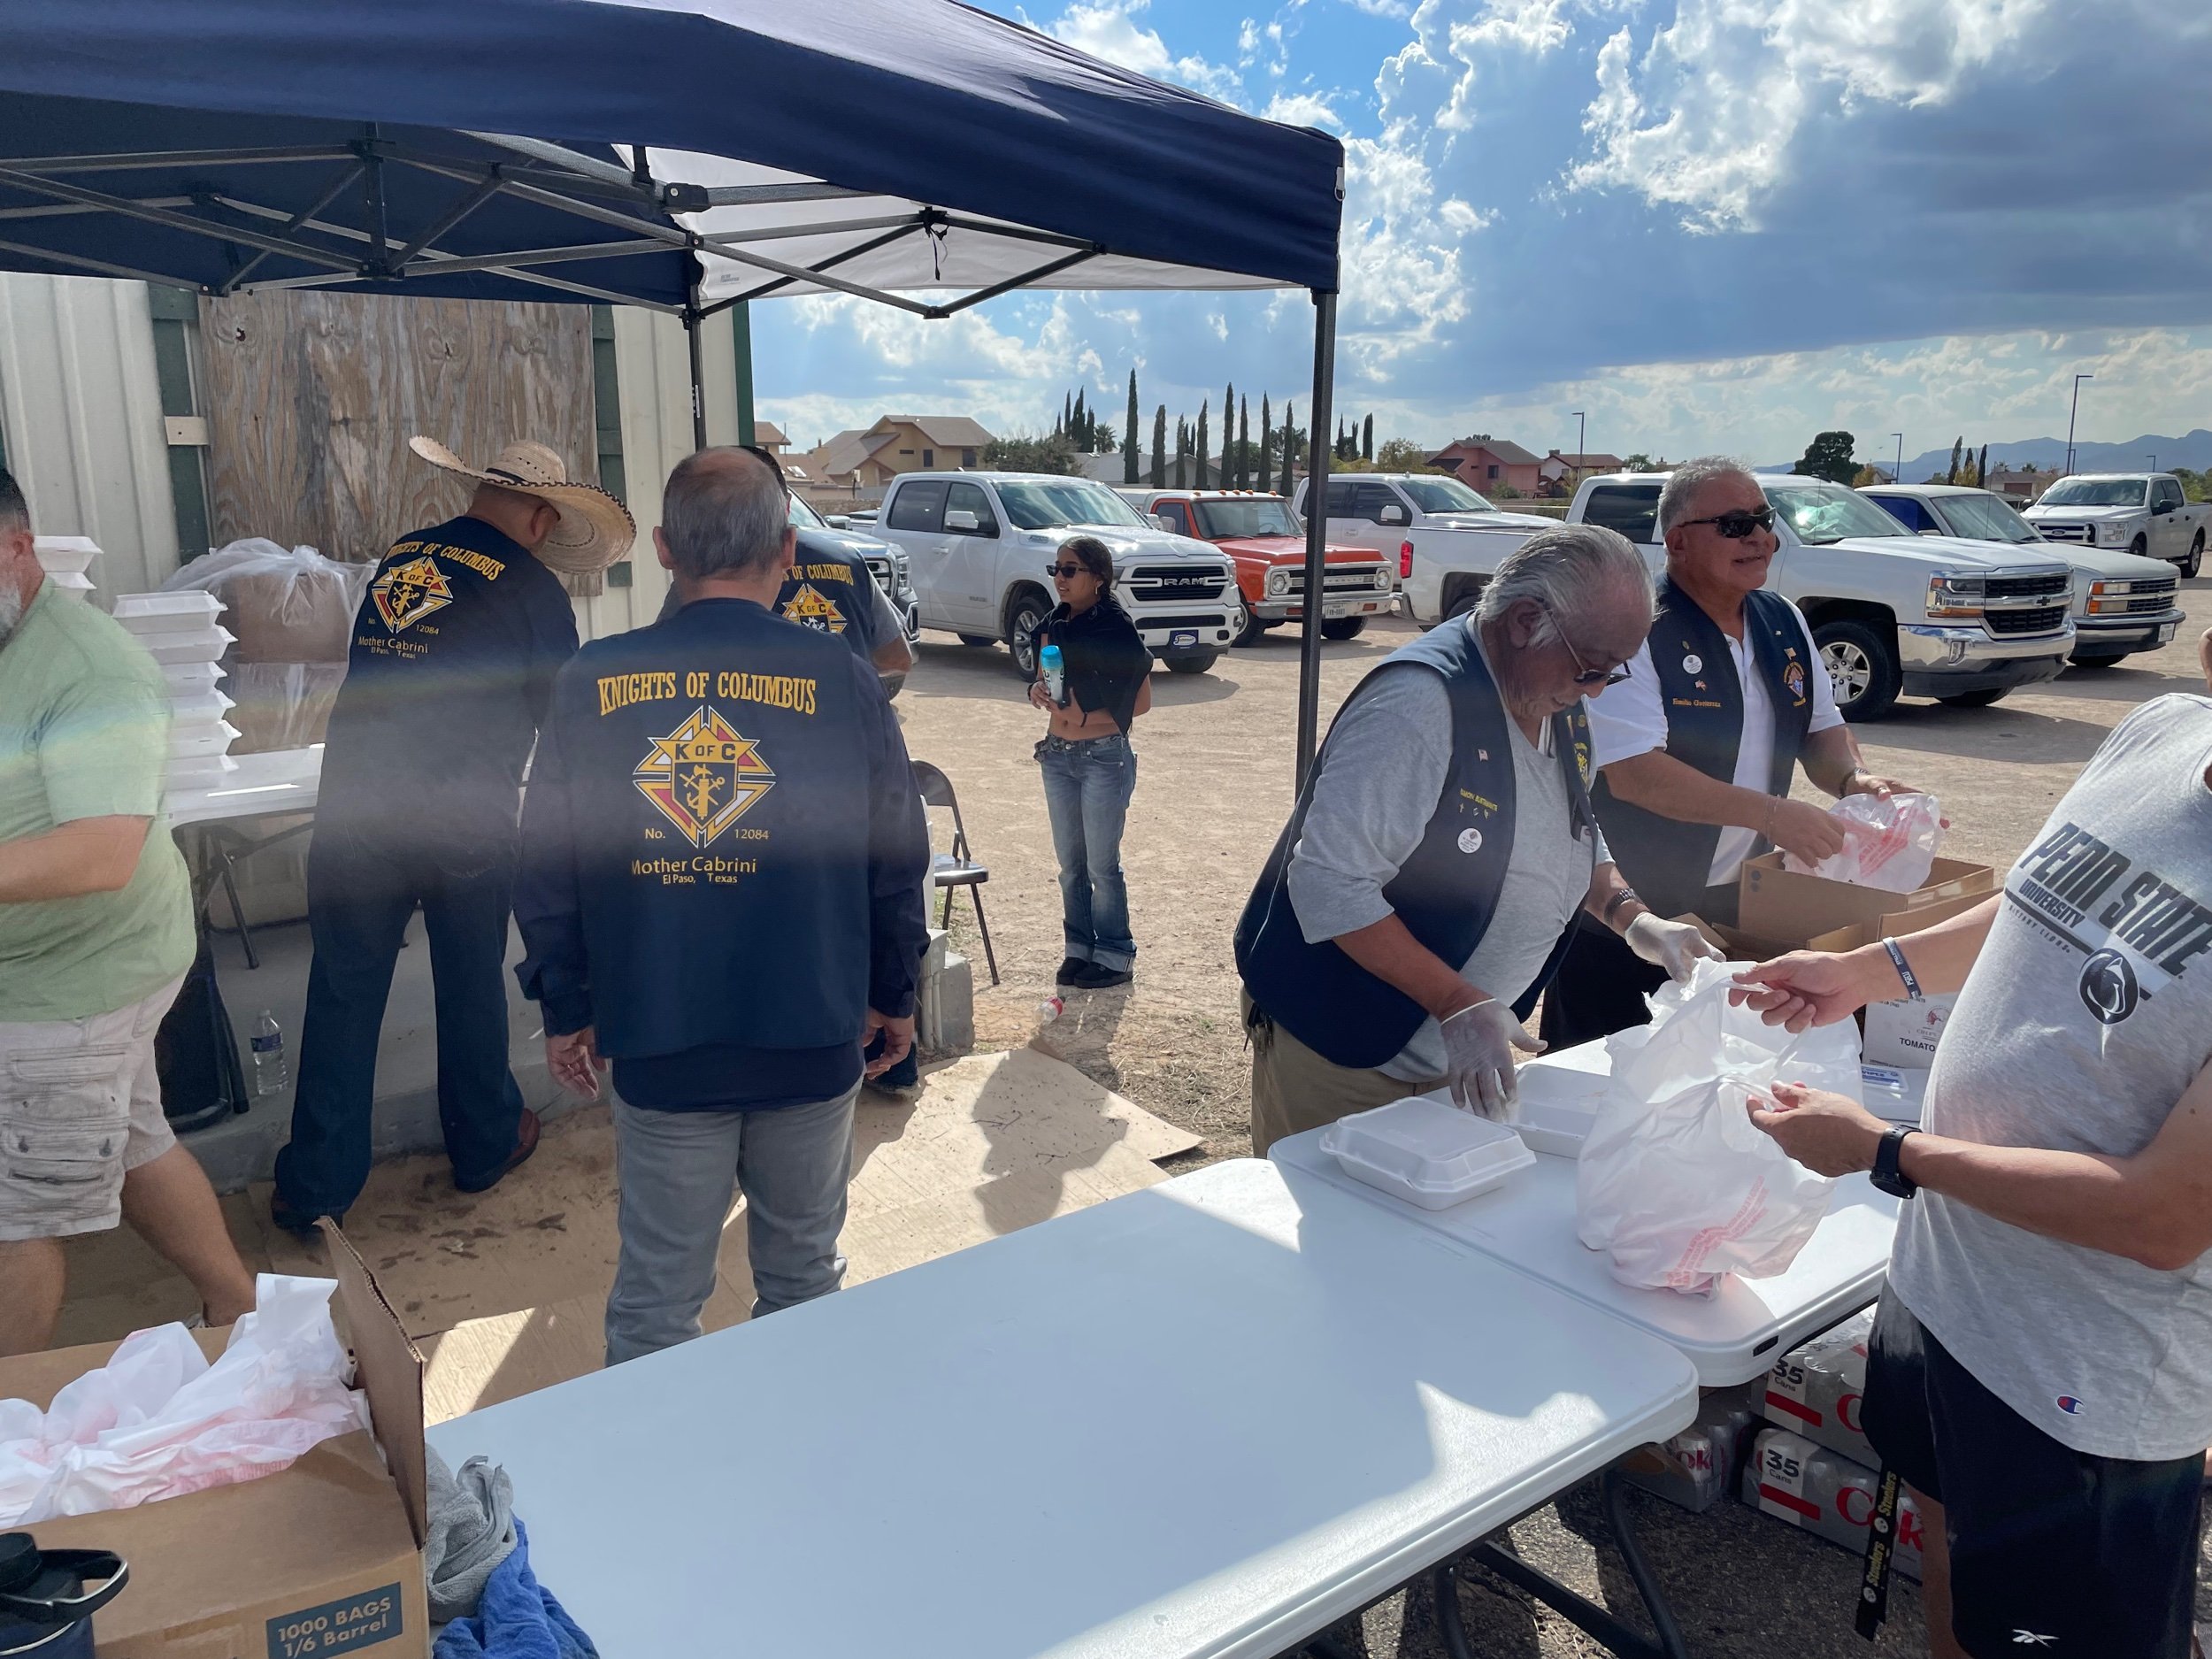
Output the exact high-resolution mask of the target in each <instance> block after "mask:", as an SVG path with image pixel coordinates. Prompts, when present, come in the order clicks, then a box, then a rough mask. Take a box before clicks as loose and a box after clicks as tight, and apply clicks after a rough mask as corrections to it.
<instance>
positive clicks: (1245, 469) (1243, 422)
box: [1237, 397, 1252, 489]
mask: <svg viewBox="0 0 2212 1659" xmlns="http://www.w3.org/2000/svg"><path fill="white" fill-rule="evenodd" d="M1237 488H1239V489H1249V488H1252V400H1251V399H1250V398H1248V397H1247V398H1244V399H1241V400H1240V402H1239V403H1238V404H1237Z"/></svg>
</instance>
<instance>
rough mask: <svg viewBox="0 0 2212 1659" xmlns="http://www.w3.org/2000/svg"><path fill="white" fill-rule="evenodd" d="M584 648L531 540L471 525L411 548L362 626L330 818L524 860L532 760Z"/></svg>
mask: <svg viewBox="0 0 2212 1659" xmlns="http://www.w3.org/2000/svg"><path fill="white" fill-rule="evenodd" d="M575 654H576V613H575V611H574V609H573V608H572V606H571V605H570V603H569V599H568V594H567V592H566V590H565V589H564V588H562V586H561V580H560V578H559V577H557V576H556V575H554V573H553V572H551V571H549V570H548V569H546V567H545V566H544V565H541V564H539V563H538V561H537V560H536V559H534V558H533V557H531V556H530V554H529V553H528V552H527V551H526V550H525V549H523V548H522V547H521V546H520V545H519V544H518V543H517V542H515V541H511V540H510V539H509V538H508V537H507V536H505V535H503V534H501V533H500V532H499V531H497V530H495V529H494V528H493V527H492V526H490V525H488V524H486V523H485V522H484V521H483V520H482V519H480V518H452V519H449V520H448V521H447V522H445V523H444V524H442V525H437V526H433V527H432V528H430V529H427V530H419V531H417V532H416V533H415V534H412V535H410V536H407V537H404V538H403V539H402V540H401V541H398V542H396V544H395V545H394V546H393V548H392V549H391V550H390V551H389V552H388V553H387V554H385V556H384V557H383V558H382V559H381V560H380V562H379V563H378V565H377V567H376V575H375V576H374V578H373V579H372V580H371V581H370V583H369V591H368V593H367V594H366V595H365V596H364V598H363V599H362V602H361V610H360V612H359V614H358V615H357V616H356V618H354V625H353V641H352V643H351V645H350V646H349V648H348V651H347V657H346V664H347V665H346V678H345V681H344V683H343V684H342V686H340V687H339V688H338V698H337V702H336V703H334V704H333V705H332V708H331V710H330V730H329V733H328V735H327V737H326V740H325V742H324V746H323V770H322V783H321V786H320V795H319V804H318V806H317V809H316V817H317V820H318V822H319V824H320V825H321V826H322V827H323V828H325V829H326V830H332V829H341V828H343V829H347V830H350V831H353V832H356V833H363V834H367V835H371V836H373V837H376V838H379V839H386V840H396V841H400V842H402V843H403V844H405V845H408V846H411V847H415V846H419V847H421V848H423V849H426V850H427V851H428V852H429V854H430V856H432V857H434V858H439V859H455V860H458V861H460V862H461V863H464V864H478V863H480V860H481V857H482V856H483V854H484V853H485V852H486V850H487V849H489V850H491V851H494V852H496V853H499V854H502V855H503V854H505V853H507V852H510V851H511V849H512V848H513V845H514V836H515V809H516V804H517V802H518V799H519V795H520V791H521V788H522V768H523V764H524V763H525V762H526V761H527V760H528V759H529V757H530V745H531V743H532V741H534V739H535V737H536V736H537V731H538V726H539V725H540V723H541V721H542V720H543V719H544V718H545V707H546V700H547V698H548V697H549V696H550V695H551V694H552V689H553V677H554V675H556V674H557V673H558V672H560V669H561V665H562V664H564V663H565V662H567V661H568V659H569V658H570V657H573V656H574V655H575Z"/></svg>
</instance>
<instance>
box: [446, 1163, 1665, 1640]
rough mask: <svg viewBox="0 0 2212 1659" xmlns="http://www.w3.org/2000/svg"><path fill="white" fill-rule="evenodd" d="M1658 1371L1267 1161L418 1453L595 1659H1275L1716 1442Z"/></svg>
mask: <svg viewBox="0 0 2212 1659" xmlns="http://www.w3.org/2000/svg"><path fill="white" fill-rule="evenodd" d="M1696 1396H1697V1389H1696V1379H1695V1375H1694V1372H1693V1371H1692V1370H1691V1368H1690V1366H1689V1364H1688V1363H1687V1362H1686V1361H1685V1360H1684V1359H1683V1358H1682V1357H1681V1356H1680V1355H1678V1354H1677V1353H1676V1352H1674V1351H1673V1350H1672V1349H1671V1348H1668V1347H1666V1346H1665V1345H1663V1344H1662V1343H1660V1342H1658V1341H1656V1340H1654V1339H1652V1338H1651V1337H1649V1336H1647V1335H1646V1334H1644V1333H1640V1332H1638V1331H1634V1330H1632V1329H1631V1328H1629V1326H1628V1325H1624V1323H1622V1322H1621V1321H1620V1320H1618V1319H1616V1318H1611V1317H1607V1316H1605V1315H1603V1314H1601V1313H1599V1312H1597V1311H1595V1310H1591V1309H1588V1308H1586V1307H1583V1306H1581V1305H1580V1304H1578V1303H1577V1302H1573V1301H1571V1300H1570V1299H1568V1298H1566V1297H1564V1296H1562V1295H1560V1294H1558V1293H1556V1292H1555V1291H1553V1290H1551V1289H1549V1288H1548V1287H1546V1286H1542V1285H1540V1284H1538V1283H1536V1282H1535V1281H1534V1280H1533V1279H1531V1278H1529V1277H1528V1276H1527V1275H1525V1274H1522V1273H1517V1272H1514V1271H1509V1269H1507V1268H1505V1267H1504V1266H1502V1264H1500V1263H1495V1262H1493V1261H1490V1260H1487V1259H1486V1258H1485V1257H1483V1256H1479V1255H1477V1254H1475V1253H1472V1252H1471V1251H1468V1250H1466V1249H1464V1248H1461V1247H1460V1246H1458V1245H1456V1244H1455V1243H1453V1242H1452V1241H1451V1240H1448V1239H1445V1238H1443V1237H1441V1236H1440V1235H1439V1234H1437V1233H1434V1232H1432V1231H1430V1230H1427V1229H1424V1228H1417V1227H1408V1226H1404V1225H1400V1224H1398V1223H1397V1222H1396V1221H1395V1219H1394V1217H1391V1216H1390V1215H1388V1214H1387V1213H1386V1211H1384V1210H1380V1209H1379V1208H1377V1207H1376V1206H1374V1205H1371V1204H1367V1203H1363V1202H1357V1201H1355V1200H1353V1199H1351V1198H1349V1197H1348V1195H1347V1194H1343V1193H1341V1192H1340V1191H1338V1190H1337V1189H1336V1188H1335V1187H1333V1186H1330V1185H1326V1184H1324V1183H1320V1182H1317V1181H1313V1180H1310V1179H1307V1178H1306V1177H1304V1176H1302V1175H1301V1174H1300V1173H1298V1172H1297V1171H1280V1170H1278V1169H1277V1168H1276V1167H1275V1166H1273V1165H1271V1164H1265V1163H1261V1162H1258V1161H1254V1160H1244V1161H1241V1162H1237V1163H1230V1164H1216V1165H1214V1166H1212V1167H1210V1168H1208V1169H1205V1170H1201V1171H1196V1172H1195V1173H1193V1174H1191V1175H1187V1176H1184V1177H1181V1178H1179V1179H1175V1180H1172V1181H1169V1182H1167V1183H1165V1184H1164V1185H1162V1186H1160V1187H1154V1188H1151V1189H1150V1190H1148V1191H1146V1192H1142V1193H1137V1194H1131V1195H1129V1196H1127V1197H1124V1198H1118V1199H1115V1200H1113V1201H1111V1202H1108V1203H1104V1204H1101V1205H1098V1206H1096V1207H1094V1208H1092V1209H1089V1210H1081V1211H1079V1212H1077V1213H1075V1214H1072V1215H1069V1216H1064V1217H1060V1218H1058V1219H1056V1220H1053V1221H1048V1222H1044V1223H1041V1224H1039V1225H1035V1226H1032V1227H1028V1228H1025V1229H1024V1230H1022V1231H1020V1232H1018V1233H1010V1234H1009V1235H1007V1236H1005V1237H1003V1238H1000V1239H995V1240H991V1241H990V1242H988V1243H987V1244H983V1245H979V1246H978V1247H976V1248H972V1249H968V1250H963V1251H960V1252H958V1253H956V1254H955V1255H952V1256H945V1257H941V1258H940V1259H939V1260H936V1261H933V1262H929V1263H924V1264H923V1265H921V1266H918V1267H914V1268H910V1269H909V1270H907V1271H903V1272H900V1273H895V1274H891V1275H889V1276H887V1277H886V1278H884V1279H877V1280H874V1281H872V1282H871V1283H869V1284H865V1285H862V1286H857V1287H856V1288H855V1289H852V1290H849V1291H845V1292H843V1293H841V1294H838V1295H835V1296H830V1297H826V1298H824V1299H822V1300H821V1301H818V1302H810V1303H808V1304H806V1305H804V1306H803V1307H799V1308H795V1309H792V1310H788V1311H787V1312H783V1313H779V1314H777V1315H775V1316H773V1317H770V1318H766V1319H763V1320H760V1321H757V1322H756V1323H753V1324H750V1325H740V1326H737V1327H735V1328H733V1329H731V1330H727V1331H723V1332H720V1333H716V1334H714V1335H710V1336H707V1337H703V1338H702V1339H700V1340H697V1341H695V1342H691V1343H688V1344H686V1345H685V1346H683V1347H681V1348H674V1349H671V1350H669V1351H667V1352H664V1353H661V1354H657V1355H654V1356H649V1357H648V1358H645V1359H642V1360H638V1361H634V1362H633V1363H629V1364H626V1365H623V1366H619V1367H617V1368H616V1369H614V1370H612V1371H602V1372H598V1373H596V1374H594V1375H591V1376H587V1377H582V1378H579V1379H576V1380H574V1381H572V1382H568V1383H564V1384H561V1385H558V1386H555V1387H552V1388H548V1389H545V1390H543V1391H542V1392H540V1393H537V1394H527V1395H525V1396H523V1397H521V1398H519V1399H517V1400H512V1401H510V1402H506V1403H504V1404H502V1405H497V1406H493V1407H491V1408H489V1409H486V1410H483V1411H480V1412H476V1413H472V1414H471V1415H470V1416H467V1417H460V1418H457V1419H455V1420H454V1421H451V1422H449V1423H445V1424H442V1425H439V1426H438V1427H437V1428H434V1429H433V1430H432V1431H431V1432H430V1440H431V1442H432V1444H433V1445H434V1446H435V1447H436V1448H438V1450H439V1451H440V1453H441V1454H442V1455H444V1456H445V1458H446V1459H447V1461H448V1462H449V1463H453V1464H455V1465H458V1464H459V1463H460V1462H461V1461H462V1459H464V1458H465V1457H467V1456H470V1455H474V1454H478V1453H482V1454H484V1455H488V1456H489V1457H491V1458H492V1459H493V1460H495V1462H497V1463H502V1464H503V1465H504V1466H505V1467H506V1469H507V1471H508V1472H509V1473H510V1474H511V1476H512V1477H513V1479H514V1486H515V1499H516V1510H517V1513H518V1515H519V1516H520V1517H522V1519H523V1521H524V1523H525V1524H526V1525H527V1526H528V1527H529V1529H530V1546H531V1555H532V1564H533V1566H534V1569H535V1570H536V1571H537V1572H538V1573H539V1575H540V1576H541V1578H542V1579H543V1581H544V1582H545V1583H546V1584H547V1585H549V1586H551V1587H552V1588H553V1589H554V1591H555V1592H556V1593H557V1594H558V1595H559V1596H560V1597H561V1599H562V1601H564V1602H565V1604H566V1605H567V1607H568V1609H569V1610H570V1611H571V1612H572V1613H573V1614H574V1615H575V1617H576V1618H577V1620H578V1622H579V1623H580V1624H581V1625H582V1626H583V1627H584V1629H585V1630H587V1631H588V1632H591V1633H592V1635H593V1637H594V1639H595V1640H596V1641H597V1643H598V1645H599V1647H600V1650H601V1651H602V1652H603V1653H604V1654H606V1655H608V1659H632V1656H633V1655H655V1656H657V1655H669V1654H707V1653H732V1654H779V1655H781V1654H803V1655H808V1659H879V1656H880V1655H884V1654H889V1653H899V1654H907V1655H945V1656H946V1659H954V1656H957V1659H1030V1656H1031V1655H1055V1656H1056V1659H1072V1656H1074V1655H1082V1656H1084V1659H1182V1656H1194V1655H1237V1656H1240V1659H1267V1656H1268V1655H1277V1654H1280V1653H1282V1652H1284V1651H1285V1650H1286V1649H1289V1648H1292V1647H1295V1646H1297V1645H1298V1644H1300V1643H1301V1642H1302V1641H1304V1640H1307V1639H1308V1638H1310V1637H1311V1636H1313V1635H1314V1634H1315V1633H1316V1632H1320V1631H1322V1630H1325V1628H1326V1627H1327V1626H1328V1625H1329V1624H1332V1623H1333V1622H1334V1621H1335V1620H1337V1619H1339V1618H1341V1617H1345V1616H1347V1615H1348V1614H1350V1613H1352V1612H1354V1611H1356V1610H1357V1609H1359V1608H1361V1607H1363V1606H1364V1605H1366V1604H1367V1603H1368V1602H1370V1601H1373V1600H1375V1599H1376V1598H1378V1597H1379V1596H1381V1595H1383V1594H1387V1593H1388V1592H1389V1591H1390V1590H1391V1589H1393V1588H1394V1587H1395V1586H1398V1585H1399V1584H1401V1583H1402V1582H1404V1581H1405V1580H1406V1579H1408V1578H1410V1577H1413V1576H1415V1575H1416V1574H1417V1573H1419V1572H1421V1571H1425V1570H1427V1569H1429V1568H1431V1567H1432V1566H1435V1565H1436V1564H1437V1563H1442V1562H1446V1561H1448V1559H1449V1558H1450V1557H1452V1556H1453V1555H1455V1554H1457V1553H1458V1552H1460V1551H1462V1550H1463V1549H1465V1548H1467V1547H1468V1546H1469V1545H1470V1544H1471V1543H1473V1542H1474V1541H1475V1540H1478V1539H1479V1538H1481V1537H1482V1536H1483V1535H1484V1534H1486V1533H1487V1532H1492V1531H1494V1530H1495V1529H1496V1528H1498V1527H1500V1526H1502V1525H1505V1524H1507V1523H1508V1522H1510V1521H1512V1520H1514V1519H1515V1518H1517V1517H1519V1516H1521V1515H1523V1514H1525V1513H1526V1512H1527V1511H1529V1510H1530V1509H1534V1508H1536V1507H1538V1506H1540V1505H1541V1504H1542V1503H1544V1502H1547V1501H1548V1500H1549V1499H1550V1498H1551V1497H1552V1496H1554V1495H1555V1494H1557V1493H1559V1492H1561V1491H1563V1490H1564V1489H1565V1488H1566V1487H1568V1486H1571V1485H1573V1484H1574V1483H1576V1482H1577V1481H1578V1480H1580V1479H1584V1478H1585V1477H1586V1476H1587V1475H1589V1474H1591V1473H1593V1472H1594V1471H1598V1470H1600V1469H1602V1468H1603V1467H1605V1466H1606V1465H1607V1464H1608V1463H1610V1462H1611V1461H1613V1460H1614V1459H1615V1458H1617V1456H1619V1455H1621V1454H1622V1453H1624V1452H1625V1451H1627V1450H1629V1449H1630V1448H1632V1447H1635V1446H1639V1445H1641V1444H1644V1443H1646V1442H1647V1441H1650V1440H1662V1439H1664V1438H1665V1437H1666V1436H1668V1435H1670V1434H1672V1433H1675V1432H1678V1431H1679V1430H1680V1429H1682V1428H1683V1427H1685V1426H1686V1425H1688V1424H1689V1422H1690V1421H1691V1420H1692V1417H1693V1416H1694V1411H1695V1407H1696Z"/></svg>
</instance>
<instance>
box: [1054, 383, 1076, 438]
mask: <svg viewBox="0 0 2212 1659" xmlns="http://www.w3.org/2000/svg"><path fill="white" fill-rule="evenodd" d="M1053 430H1054V431H1055V432H1057V433H1060V434H1063V435H1064V436H1066V437H1069V438H1072V437H1074V436H1075V394H1074V393H1073V392H1063V393H1061V394H1060V424H1059V425H1058V426H1055V427H1054V428H1053Z"/></svg>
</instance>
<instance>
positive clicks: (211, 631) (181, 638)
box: [138, 627, 235, 665]
mask: <svg viewBox="0 0 2212 1659" xmlns="http://www.w3.org/2000/svg"><path fill="white" fill-rule="evenodd" d="M234 637H235V636H234V634H232V633H231V631H230V630H229V629H228V628H218V627H205V628H186V629H178V630H173V631H170V632H165V633H161V634H142V635H140V636H139V641H138V642H139V643H140V644H141V645H142V646H144V647H145V648H146V649H148V650H149V651H150V652H152V653H153V658H154V661H156V662H157V663H160V664H164V665H167V664H171V663H211V662H214V661H215V660H216V659H217V658H219V657H221V656H222V654H223V653H224V652H225V651H227V650H228V649H230V646H231V641H232V640H233V639H234Z"/></svg>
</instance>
